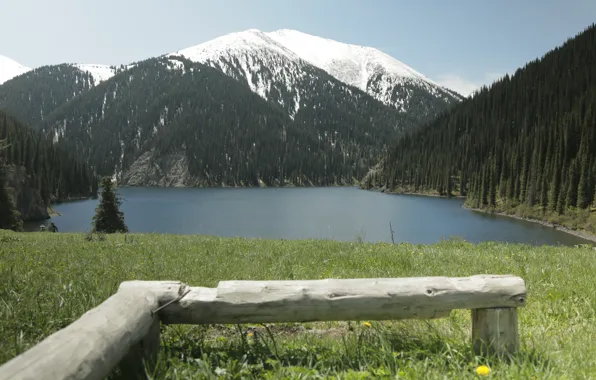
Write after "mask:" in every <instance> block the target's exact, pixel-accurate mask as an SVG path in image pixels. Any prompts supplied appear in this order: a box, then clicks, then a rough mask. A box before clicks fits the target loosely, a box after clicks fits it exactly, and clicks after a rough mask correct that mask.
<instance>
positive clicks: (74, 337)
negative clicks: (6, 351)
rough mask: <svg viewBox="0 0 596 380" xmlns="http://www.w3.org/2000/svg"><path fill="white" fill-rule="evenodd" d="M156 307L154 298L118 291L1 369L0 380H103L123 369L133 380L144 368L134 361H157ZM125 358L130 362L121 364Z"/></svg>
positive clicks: (146, 294) (156, 301)
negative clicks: (147, 359) (153, 358)
mask: <svg viewBox="0 0 596 380" xmlns="http://www.w3.org/2000/svg"><path fill="white" fill-rule="evenodd" d="M157 306H158V300H157V297H156V296H155V295H154V294H153V293H150V292H144V293H138V292H136V291H134V290H133V291H119V292H117V293H116V294H114V295H113V296H111V297H110V298H108V299H107V300H105V301H104V302H103V303H102V304H100V305H99V306H97V307H95V308H93V309H91V310H89V311H87V312H86V313H85V314H83V315H82V316H81V317H80V318H79V319H77V320H76V321H74V322H73V323H71V324H70V325H68V326H67V327H65V328H63V329H61V330H59V331H57V332H55V333H54V334H52V335H50V336H49V337H47V338H46V339H44V340H43V341H41V342H40V343H39V344H37V345H36V346H34V347H32V348H31V349H29V350H27V351H25V352H24V353H22V354H21V355H19V356H17V357H15V358H13V359H12V360H10V361H8V362H7V363H5V364H4V365H2V367H0V380H39V379H44V380H54V379H56V380H57V379H89V380H94V379H97V380H100V379H104V378H105V377H106V376H107V375H108V374H110V373H111V371H112V370H113V369H114V368H116V367H117V366H118V365H119V364H122V366H121V369H122V370H123V374H126V375H127V377H128V378H131V377H133V376H132V374H139V371H141V370H140V367H141V365H142V363H133V362H132V361H135V360H137V361H138V360H141V359H144V357H146V356H149V357H155V354H156V352H155V350H156V349H157V347H158V345H159V336H157V342H156V341H155V339H156V336H155V335H156V333H157V335H159V319H158V317H157V315H153V314H152V313H151V310H154V309H155V308H157ZM156 326H157V327H156ZM156 329H157V332H156ZM147 338H149V339H147ZM146 339H147V341H144V340H146ZM137 350H142V351H141V352H138V351H137ZM151 350H153V352H149V351H151ZM123 359H128V360H124V362H122V363H121V361H122V360H123Z"/></svg>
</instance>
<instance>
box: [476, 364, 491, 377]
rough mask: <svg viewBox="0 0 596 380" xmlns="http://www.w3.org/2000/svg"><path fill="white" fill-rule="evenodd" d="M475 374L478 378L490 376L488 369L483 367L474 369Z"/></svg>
mask: <svg viewBox="0 0 596 380" xmlns="http://www.w3.org/2000/svg"><path fill="white" fill-rule="evenodd" d="M476 373H477V374H478V375H480V376H488V375H490V368H488V367H487V366H485V365H481V366H478V368H476Z"/></svg>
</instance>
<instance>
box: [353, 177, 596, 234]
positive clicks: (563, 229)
mask: <svg viewBox="0 0 596 380" xmlns="http://www.w3.org/2000/svg"><path fill="white" fill-rule="evenodd" d="M363 190H367V191H375V192H380V193H385V194H393V195H411V196H423V197H436V198H459V199H466V197H465V196H461V195H451V196H446V195H440V194H428V193H416V192H396V191H386V190H382V189H380V188H373V189H363ZM462 207H463V208H465V209H468V210H470V211H475V212H480V213H485V214H493V215H499V216H506V217H508V218H513V219H517V220H522V221H524V222H530V223H536V224H540V225H543V226H545V227H550V228H553V229H555V230H557V231H561V232H564V233H566V234H569V235H573V236H576V237H579V238H581V239H585V240H588V241H591V242H594V243H596V235H592V234H590V233H588V232H585V231H578V230H572V229H571V228H568V227H565V226H563V225H560V224H554V223H551V222H547V221H544V220H540V219H534V218H526V217H522V216H519V215H516V214H507V213H505V212H496V211H489V210H485V209H477V208H472V207H469V206H466V205H465V203H464V204H462Z"/></svg>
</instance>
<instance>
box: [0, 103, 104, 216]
mask: <svg viewBox="0 0 596 380" xmlns="http://www.w3.org/2000/svg"><path fill="white" fill-rule="evenodd" d="M0 140H5V142H6V143H7V144H8V147H7V148H5V149H3V150H1V151H0V161H2V164H6V166H5V167H4V168H3V170H5V171H6V173H5V176H6V177H7V179H8V187H9V190H10V193H11V194H12V196H13V198H14V200H15V201H16V206H17V208H18V210H19V212H20V213H21V217H22V218H23V219H25V220H29V219H43V218H47V217H48V213H47V206H49V205H50V202H51V201H59V200H66V199H69V198H78V197H89V196H92V195H94V194H96V193H97V179H96V177H95V176H94V174H93V172H92V171H91V169H90V168H89V167H88V166H87V165H86V164H85V163H83V162H82V161H79V160H75V159H74V157H73V156H72V155H71V154H70V153H69V152H68V151H66V150H63V149H61V148H58V147H56V146H54V145H53V144H52V142H51V141H48V140H47V139H45V138H44V136H43V135H42V134H41V133H40V132H39V131H35V130H33V129H31V128H30V127H28V126H26V125H24V124H22V123H20V122H19V121H17V120H16V119H15V118H13V117H12V116H10V115H8V114H7V113H6V112H4V111H0Z"/></svg>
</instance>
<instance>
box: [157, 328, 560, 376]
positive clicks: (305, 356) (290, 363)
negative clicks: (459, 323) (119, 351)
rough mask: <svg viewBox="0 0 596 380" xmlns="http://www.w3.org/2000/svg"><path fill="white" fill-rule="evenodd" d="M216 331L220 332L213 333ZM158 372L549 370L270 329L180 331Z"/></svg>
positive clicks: (389, 339) (422, 343) (456, 348)
mask: <svg viewBox="0 0 596 380" xmlns="http://www.w3.org/2000/svg"><path fill="white" fill-rule="evenodd" d="M214 330H215V331H214ZM160 354H161V358H162V360H161V363H160V365H159V368H158V372H159V373H161V374H162V375H163V376H159V377H165V378H167V377H168V376H166V375H165V374H167V373H168V372H170V371H172V370H175V371H176V372H180V368H183V369H184V370H186V371H188V372H189V373H194V374H197V373H201V374H203V375H205V374H209V375H210V376H211V375H214V374H216V373H217V371H225V372H226V373H227V374H233V373H235V374H237V375H241V373H240V372H242V373H243V374H244V375H250V376H256V377H259V376H262V375H263V374H264V373H266V372H270V371H271V372H279V371H280V370H283V369H287V368H302V369H304V370H314V371H316V372H317V373H319V374H327V375H329V374H337V373H342V372H346V371H363V370H364V371H368V372H370V373H372V374H374V373H375V371H377V370H378V369H382V370H383V371H385V372H386V373H388V374H392V375H395V374H397V373H398V372H400V370H401V369H403V368H406V367H413V368H414V369H415V368H416V367H417V366H420V369H422V367H424V368H428V367H429V366H430V367H431V368H435V369H437V370H440V371H442V372H460V371H470V369H471V368H474V366H476V365H479V364H488V365H490V366H492V367H507V366H531V367H534V368H542V369H546V368H548V367H550V362H549V360H548V359H547V358H546V357H545V356H544V355H543V354H542V353H540V352H538V351H537V350H535V349H532V350H525V349H522V351H521V352H520V353H518V354H517V355H516V356H515V357H512V358H506V359H501V358H497V357H488V358H486V357H484V358H483V357H479V356H477V355H475V354H474V352H473V350H472V347H471V344H470V342H468V341H466V340H465V339H461V338H459V337H458V338H455V337H453V336H452V335H443V336H442V335H441V334H435V333H432V332H430V331H427V332H426V333H424V332H421V331H416V332H412V331H408V330H407V329H395V328H357V329H355V330H354V331H350V330H348V329H342V330H340V331H339V332H337V331H336V333H335V334H325V333H322V334H321V330H316V331H315V332H313V331H310V330H305V329H302V330H300V331H298V330H296V329H294V330H292V331H291V333H285V334H284V333H283V332H281V330H280V329H279V328H275V329H268V328H258V329H248V330H247V329H243V328H241V327H236V329H232V328H227V329H221V328H220V329H213V328H212V329H208V328H205V327H197V326H195V327H193V328H190V329H188V328H180V327H178V328H177V329H176V328H174V329H173V330H169V331H168V332H167V334H165V335H164V338H163V341H162V350H161V353H160Z"/></svg>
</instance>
